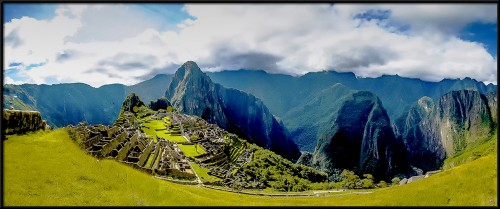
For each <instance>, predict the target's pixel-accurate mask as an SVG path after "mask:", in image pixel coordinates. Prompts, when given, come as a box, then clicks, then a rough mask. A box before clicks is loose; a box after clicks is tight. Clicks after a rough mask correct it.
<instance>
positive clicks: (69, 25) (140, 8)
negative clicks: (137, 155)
mask: <svg viewBox="0 0 500 209" xmlns="http://www.w3.org/2000/svg"><path fill="white" fill-rule="evenodd" d="M3 25H4V55H3V56H4V64H3V71H4V72H3V73H4V83H13V84H21V83H34V84H57V83H76V82H81V83H87V84H89V85H91V86H94V87H100V86H102V85H106V84H113V83H121V84H125V85H133V84H136V83H138V82H141V81H144V80H147V79H150V78H152V77H154V76H155V75H157V74H173V73H175V71H176V69H177V68H179V67H180V65H182V64H183V63H185V62H186V61H190V60H191V61H195V62H196V63H197V64H198V65H199V66H200V68H201V69H202V70H203V71H206V72H214V71H221V70H238V69H256V70H265V71H267V72H269V73H284V74H290V75H297V76H299V75H303V74H305V73H308V72H318V71H325V70H335V71H338V72H353V73H355V74H356V76H358V77H379V76H381V75H396V74H397V75H399V76H402V77H409V78H419V79H422V80H425V81H440V80H442V79H456V78H459V79H463V78H465V77H470V78H473V79H476V80H478V81H482V82H484V83H485V84H489V83H493V84H497V59H498V58H497V41H498V40H497V39H498V31H497V5H496V4H347V3H345V4H333V5H332V4H173V3H150V4H146V3H144V4H74V3H71V4H59V3H58V4H55V3H54V4H39V3H4V11H3Z"/></svg>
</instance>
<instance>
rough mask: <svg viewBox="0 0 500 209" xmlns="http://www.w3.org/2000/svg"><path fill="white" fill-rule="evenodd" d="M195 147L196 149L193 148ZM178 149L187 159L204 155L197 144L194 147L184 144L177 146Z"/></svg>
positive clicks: (203, 151)
mask: <svg viewBox="0 0 500 209" xmlns="http://www.w3.org/2000/svg"><path fill="white" fill-rule="evenodd" d="M195 147H197V148H195ZM179 148H180V149H181V150H182V152H184V154H185V155H186V156H188V157H196V156H198V155H202V154H205V153H207V152H205V150H204V149H203V147H201V146H200V145H198V144H195V145H184V144H179Z"/></svg>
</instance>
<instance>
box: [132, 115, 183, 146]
mask: <svg viewBox="0 0 500 209" xmlns="http://www.w3.org/2000/svg"><path fill="white" fill-rule="evenodd" d="M143 126H144V127H142V128H141V130H142V132H144V133H145V134H147V135H148V136H151V137H153V138H154V139H155V142H156V137H154V136H158V137H161V138H164V139H166V140H169V141H174V142H186V138H184V137H183V136H173V135H171V134H170V132H169V131H167V130H163V129H166V127H165V125H164V124H163V122H162V121H161V120H152V121H149V122H145V123H143Z"/></svg>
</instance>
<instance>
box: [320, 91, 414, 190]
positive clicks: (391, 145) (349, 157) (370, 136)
mask: <svg viewBox="0 0 500 209" xmlns="http://www.w3.org/2000/svg"><path fill="white" fill-rule="evenodd" d="M340 100H342V101H341V103H339V105H338V109H337V110H336V111H335V112H334V113H333V116H332V117H331V119H330V125H329V126H330V128H329V129H328V130H327V131H326V132H324V133H323V134H322V135H321V136H320V138H319V139H318V142H317V145H316V148H315V151H314V153H313V159H312V164H313V165H316V166H317V167H319V168H320V169H325V170H328V171H333V170H334V169H349V170H354V171H355V172H356V173H357V174H358V175H363V174H372V175H373V176H374V177H375V178H377V179H384V180H390V178H391V177H393V176H394V175H396V174H401V173H405V172H408V171H410V170H411V168H410V167H409V164H408V162H407V161H406V157H405V153H406V152H405V150H404V144H403V142H402V141H401V139H400V138H396V137H395V136H394V133H393V131H392V128H391V124H390V120H389V117H388V115H387V112H386V110H385V109H384V107H383V106H382V102H381V101H380V99H379V98H378V97H377V96H376V95H375V94H373V93H371V92H368V91H356V92H353V93H350V94H348V96H346V97H343V98H341V99H340Z"/></svg>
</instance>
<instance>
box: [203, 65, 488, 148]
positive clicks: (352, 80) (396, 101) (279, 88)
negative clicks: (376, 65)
mask: <svg viewBox="0 0 500 209" xmlns="http://www.w3.org/2000/svg"><path fill="white" fill-rule="evenodd" d="M207 74H208V75H209V76H210V78H211V79H212V80H213V81H214V82H216V83H220V84H221V85H224V86H226V87H230V88H235V89H239V90H241V91H244V92H247V93H250V94H253V95H255V96H256V97H257V98H259V99H261V100H262V101H263V102H264V104H265V105H266V106H267V107H268V108H269V110H270V111H271V113H273V114H275V115H276V116H277V117H280V118H282V120H283V123H284V124H285V126H287V128H289V130H290V133H291V134H292V138H293V139H294V140H295V142H296V143H298V144H299V146H300V148H301V150H305V151H311V152H312V151H313V147H314V143H315V142H316V140H317V138H314V136H315V134H312V133H311V132H315V131H304V130H308V129H309V128H310V127H311V125H309V124H307V123H303V122H302V121H303V119H302V118H301V117H293V115H294V113H298V112H302V111H303V110H304V108H303V107H305V106H311V104H312V102H311V100H314V98H313V97H311V95H316V96H318V97H319V96H321V97H325V96H326V97H328V96H329V95H328V94H321V93H320V92H322V91H323V90H325V89H327V88H330V87H331V86H333V85H335V84H337V83H340V84H342V85H343V86H345V87H347V88H349V89H352V90H365V91H371V92H373V93H374V94H376V95H377V96H378V97H379V99H380V100H381V101H382V103H383V104H384V107H385V108H386V110H387V114H388V115H389V118H390V119H391V121H395V120H396V119H397V118H399V117H400V116H401V115H402V114H404V113H405V112H407V111H408V110H409V109H410V108H411V106H412V105H413V104H414V103H415V102H416V101H418V100H419V99H420V98H421V97H423V96H427V97H429V98H432V99H433V100H437V99H439V97H441V96H442V95H444V94H446V93H448V92H449V91H452V90H463V89H468V90H477V91H479V92H481V93H484V94H486V93H492V94H493V95H496V93H497V86H496V85H493V84H488V85H485V84H484V83H482V82H478V81H476V80H474V79H471V78H465V79H444V80H442V81H440V82H428V81H422V80H420V79H413V78H404V77H400V76H398V75H383V76H380V77H377V78H360V77H356V75H355V74H354V73H351V72H336V71H322V72H310V73H307V74H305V75H302V76H290V75H282V74H270V73H266V72H265V71H262V70H237V71H221V72H213V73H207ZM316 100H319V99H316ZM322 107H324V108H325V109H323V110H318V112H329V111H328V108H329V107H328V106H322ZM315 108H317V109H321V108H320V107H315ZM306 111H307V110H306ZM320 120H321V119H320ZM313 121H314V120H313ZM313 123H314V122H313ZM301 124H302V125H301ZM318 125H319V124H316V125H315V126H318ZM318 127H319V129H326V128H327V127H326V126H321V125H319V126H318Z"/></svg>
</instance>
